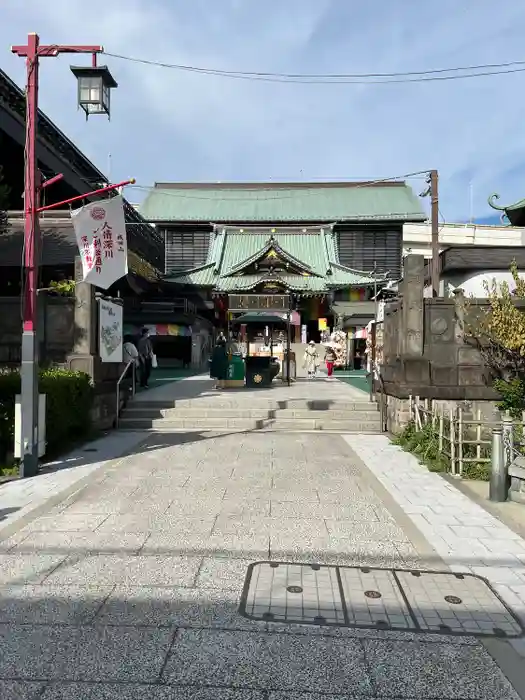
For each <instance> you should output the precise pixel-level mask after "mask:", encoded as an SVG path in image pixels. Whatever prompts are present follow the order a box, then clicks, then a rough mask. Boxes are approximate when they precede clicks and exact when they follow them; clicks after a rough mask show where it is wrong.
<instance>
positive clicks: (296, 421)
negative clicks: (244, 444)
mask: <svg viewBox="0 0 525 700" xmlns="http://www.w3.org/2000/svg"><path fill="white" fill-rule="evenodd" d="M119 427H120V429H121V430H148V431H152V432H176V431H189V430H200V431H203V430H213V431H216V430H229V431H235V430H238V431H252V430H253V431H268V432H274V431H287V432H305V431H326V432H334V433H379V432H380V431H381V428H380V417H379V411H378V407H377V405H376V404H374V403H371V402H369V401H367V400H352V399H351V398H350V399H348V400H347V399H346V398H345V399H336V400H334V399H331V400H321V399H319V400H317V399H311V400H310V399H290V400H283V401H279V400H272V399H270V398H262V397H260V398H259V397H255V396H254V397H253V400H252V401H250V402H249V404H247V403H246V402H244V401H236V399H235V398H234V397H231V398H229V397H224V398H223V397H221V396H217V397H196V398H192V399H156V400H154V399H153V398H152V399H151V400H142V401H140V402H136V403H135V402H131V403H130V404H129V405H128V407H127V408H126V409H125V411H124V412H123V413H122V416H121V419H120V424H119Z"/></svg>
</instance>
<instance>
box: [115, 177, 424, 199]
mask: <svg viewBox="0 0 525 700" xmlns="http://www.w3.org/2000/svg"><path fill="white" fill-rule="evenodd" d="M428 173H429V170H420V171H418V172H414V173H406V174H405V175H394V176H393V177H384V178H379V179H376V180H370V181H368V182H360V183H357V184H355V185H353V186H352V188H351V189H352V191H353V190H359V189H362V188H364V187H375V186H378V185H379V186H380V185H381V184H383V183H388V182H395V181H399V180H401V181H402V180H408V179H409V178H414V177H418V176H425V175H428ZM349 182H350V181H349ZM192 184H194V186H195V187H196V188H198V187H199V183H198V182H197V183H192ZM202 184H206V185H209V184H210V183H202ZM216 184H217V187H224V189H228V186H231V190H232V191H234V190H235V185H236V183H228V182H218V183H216ZM286 184H287V183H280V182H276V183H275V184H274V186H272V184H271V183H261V186H260V187H257V186H255V185H254V187H253V188H250V187H244V186H243V188H242V192H258V193H260V192H271V193H275V190H276V188H275V186H278V187H279V186H281V187H283V188H285V187H286ZM294 184H296V183H294ZM304 184H305V185H308V184H309V183H307V182H305V183H304ZM337 184H338V183H334V185H337ZM344 184H345V183H344V182H343V183H341V185H342V186H344ZM314 187H315V184H314ZM128 189H136V190H143V191H146V192H161V193H162V196H168V197H178V198H179V199H180V198H181V197H182V198H184V199H194V200H201V201H207V202H208V201H217V199H216V198H215V197H206V196H200V195H199V196H192V195H191V194H190V195H189V194H188V190H187V189H180V190H178V191H177V190H175V189H171V188H170V189H162V188H161V187H152V186H151V185H140V184H135V185H128ZM304 189H307V187H304V188H302V187H298V188H294V190H295V191H294V193H293V194H286V195H281V196H277V197H264V199H261V201H265V202H268V201H273V200H275V201H277V200H283V199H296V198H299V197H300V196H301V193H302V194H304V191H303V190H304ZM324 189H325V188H320V190H319V191H318V192H309V196H312V195H314V194H325V192H324ZM226 199H227V200H228V201H229V202H232V201H244V200H245V198H244V197H227V198H226Z"/></svg>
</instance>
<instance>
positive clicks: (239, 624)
mask: <svg viewBox="0 0 525 700" xmlns="http://www.w3.org/2000/svg"><path fill="white" fill-rule="evenodd" d="M187 383H188V384H190V382H187ZM180 384H181V383H179V385H180ZM325 386H328V385H325ZM344 388H345V389H346V390H350V388H349V387H344ZM163 389H164V387H161V388H159V389H158V390H155V391H159V392H162V391H163ZM308 391H310V390H308ZM314 391H316V392H317V398H322V393H323V391H321V389H319V385H318V388H317V389H313V388H312V392H314ZM334 391H338V390H337V389H336V388H334ZM151 394H153V391H152V392H151ZM378 440H379V442H378ZM381 440H383V438H382V437H381V436H380V437H378V438H366V437H365V436H353V437H352V439H351V440H350V442H351V444H352V446H353V447H354V448H355V450H353V449H351V447H350V446H349V444H348V441H345V439H344V438H343V437H341V436H337V435H336V436H334V435H314V434H305V435H283V434H264V435H257V434H233V435H229V434H212V433H208V434H198V433H197V434H196V433H191V434H188V433H186V434H184V433H179V434H170V435H162V434H160V435H159V434H156V435H152V436H150V437H148V439H147V440H146V441H144V442H142V443H140V444H138V445H136V446H135V448H134V453H133V454H132V455H130V456H128V457H127V458H126V459H125V460H124V461H120V462H119V463H109V464H108V465H107V466H106V467H104V468H102V469H101V470H99V471H97V472H95V473H93V475H92V479H91V480H90V482H89V483H87V484H85V485H84V487H83V488H82V489H81V490H80V491H77V492H76V493H74V494H71V495H70V496H69V497H68V498H66V499H65V500H64V501H62V502H60V503H56V504H54V505H53V507H52V508H51V509H50V510H49V511H48V512H47V513H46V514H41V515H40V517H38V518H36V519H34V520H33V521H31V522H28V523H27V524H26V525H25V527H23V528H22V529H20V530H18V531H17V532H13V533H12V534H11V535H10V536H9V537H8V538H7V539H3V541H0V548H1V550H2V553H0V679H2V680H1V681H0V697H1V698H2V700H29V699H31V700H34V699H35V698H39V699H40V700H66V699H67V700H70V699H74V700H113V699H117V698H119V699H121V700H143V699H144V698H147V699H148V700H190V699H193V700H212V699H213V700H243V699H247V700H321V699H324V700H330V699H331V700H357V699H358V698H360V699H362V698H371V697H373V698H383V700H419V699H423V698H425V699H428V698H433V699H435V700H444V699H447V700H483V699H485V698H487V699H489V698H490V699H491V700H493V699H495V698H497V699H498V700H517V699H518V697H519V696H518V695H517V694H516V692H515V690H513V688H512V687H511V685H510V683H509V682H508V680H506V678H505V676H504V675H503V673H502V671H500V669H499V668H498V666H497V665H496V663H495V661H494V660H493V657H492V656H491V654H492V655H496V656H497V658H498V662H499V663H500V664H503V665H505V664H506V666H505V671H506V672H507V673H511V672H512V673H514V671H515V669H514V668H511V666H512V653H511V652H513V649H512V647H510V646H509V645H508V644H507V643H506V642H504V641H499V642H497V643H496V642H495V643H494V644H493V645H492V647H491V646H490V645H484V644H481V643H480V642H479V641H477V640H476V639H475V638H473V637H467V636H461V637H450V636H441V635H424V634H419V635H416V634H409V633H393V632H388V631H382V630H373V631H366V630H355V629H353V630H352V629H342V628H333V627H323V626H302V625H301V626H300V625H286V624H281V623H276V622H256V621H252V620H249V619H246V618H245V617H242V616H240V615H239V613H238V605H239V600H240V595H241V592H242V591H243V586H244V581H245V577H246V572H247V567H248V566H249V564H250V563H253V562H256V561H261V560H264V561H265V560H269V559H270V560H275V561H282V560H284V561H288V562H290V561H292V562H293V561H300V562H313V563H327V564H340V565H363V566H366V565H368V566H380V567H394V566H397V567H401V568H408V569H413V568H415V567H420V568H429V563H430V564H433V567H430V568H443V565H442V563H441V561H440V560H439V557H438V556H437V554H436V553H435V551H434V550H433V549H432V548H431V547H430V546H429V545H428V543H427V542H426V541H425V539H424V538H423V536H422V534H421V532H420V530H418V529H417V528H416V527H415V525H414V523H413V522H411V521H410V517H411V516H412V514H410V517H409V515H407V513H409V510H407V509H405V510H406V512H403V509H402V508H401V507H400V506H399V505H398V504H396V502H395V500H394V498H392V496H390V495H389V493H388V492H387V489H386V488H385V486H388V488H389V489H391V491H392V493H393V494H394V497H395V499H397V500H398V501H399V503H403V502H402V499H401V498H400V497H399V493H401V492H404V491H405V489H410V488H411V485H410V483H409V484H407V483H406V482H407V479H409V476H407V474H408V473H407V472H406V469H405V466H404V465H405V463H404V462H402V461H401V460H400V459H399V460H398V461H397V462H396V459H397V457H396V454H395V453H394V452H393V451H392V450H391V449H390V448H388V446H387V445H386V444H385V443H384V441H383V442H381ZM356 451H357V452H359V453H360V454H361V456H362V457H363V458H364V459H365V460H366V461H367V462H370V464H371V469H372V471H373V472H377V475H378V476H379V477H380V479H381V481H382V482H383V485H382V484H381V483H380V481H378V480H377V479H376V477H375V476H374V475H373V473H372V471H370V469H368V468H367V467H366V466H365V465H364V464H363V461H362V460H361V459H360V458H359V457H358V456H357V455H356ZM389 465H390V468H391V470H392V472H394V471H398V470H399V471H400V472H401V474H400V478H401V481H400V482H399V484H398V486H397V490H396V488H394V486H395V485H392V484H391V483H390V482H388V480H387V476H385V471H387V470H388V468H389ZM381 470H383V471H381ZM436 478H437V477H436ZM420 488H421V489H423V492H422V494H421V498H422V499H423V500H424V499H425V498H427V497H432V498H433V497H434V496H435V492H434V491H431V493H430V492H429V494H427V493H426V491H425V489H426V488H427V487H426V485H424V484H422V485H421V487H420ZM398 492H399V493H398ZM409 492H410V493H412V492H411V491H407V493H409ZM0 494H1V491H0ZM414 498H415V497H414ZM409 500H410V499H409ZM405 505H406V504H405ZM490 536H491V535H488V537H490ZM0 537H1V535H0ZM429 537H430V535H429ZM438 544H439V543H437V542H436V543H435V545H436V547H437V545H438ZM466 554H467V553H465V556H466ZM459 555H460V553H459V551H458V556H459ZM498 644H499V646H498ZM489 650H490V654H489ZM507 667H508V668H507Z"/></svg>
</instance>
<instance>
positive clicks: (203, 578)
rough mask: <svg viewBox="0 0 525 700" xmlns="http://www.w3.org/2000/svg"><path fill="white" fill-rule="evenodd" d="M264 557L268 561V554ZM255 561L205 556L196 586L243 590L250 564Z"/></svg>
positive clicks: (199, 587) (212, 588)
mask: <svg viewBox="0 0 525 700" xmlns="http://www.w3.org/2000/svg"><path fill="white" fill-rule="evenodd" d="M263 559H264V561H266V560H267V559H268V556H266V557H264V558H263ZM253 561H254V560H253V559H234V558H230V559H227V558H224V557H205V558H204V559H203V560H202V563H201V566H200V569H199V573H198V575H197V578H196V581H195V586H196V587H197V588H198V589H201V588H202V589H211V590H233V591H241V590H242V588H243V586H244V581H245V579H246V574H247V573H248V566H249V565H250V564H251V563H253Z"/></svg>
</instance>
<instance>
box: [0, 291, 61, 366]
mask: <svg viewBox="0 0 525 700" xmlns="http://www.w3.org/2000/svg"><path fill="white" fill-rule="evenodd" d="M74 308H75V301H74V299H72V298H67V297H59V296H50V295H46V294H41V295H39V298H38V315H39V319H38V320H39V323H38V326H37V328H38V340H39V355H40V363H41V364H43V365H46V364H55V363H58V364H61V363H64V362H65V361H66V357H67V355H68V354H69V353H70V352H71V351H72V350H73V346H74V336H75V324H74ZM21 340H22V304H21V301H20V297H0V366H4V367H6V366H7V367H17V366H19V364H20V344H21Z"/></svg>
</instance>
